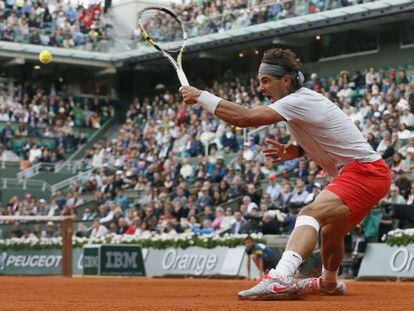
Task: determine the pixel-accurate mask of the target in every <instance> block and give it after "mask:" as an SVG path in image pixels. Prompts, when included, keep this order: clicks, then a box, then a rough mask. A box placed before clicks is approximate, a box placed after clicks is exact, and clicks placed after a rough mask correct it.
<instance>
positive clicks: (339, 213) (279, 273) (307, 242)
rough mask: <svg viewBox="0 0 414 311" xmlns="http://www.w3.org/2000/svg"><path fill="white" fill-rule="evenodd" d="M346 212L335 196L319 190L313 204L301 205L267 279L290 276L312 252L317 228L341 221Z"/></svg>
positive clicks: (340, 200)
mask: <svg viewBox="0 0 414 311" xmlns="http://www.w3.org/2000/svg"><path fill="white" fill-rule="evenodd" d="M350 213H351V210H350V209H349V207H348V206H347V205H346V204H345V203H344V202H343V201H342V199H341V198H340V197H339V196H337V195H336V194H335V193H333V192H331V191H329V190H323V191H322V192H321V193H320V194H319V195H318V197H317V198H316V200H315V202H313V203H312V204H310V205H308V206H305V207H304V208H303V209H302V210H301V212H300V213H299V216H298V218H297V220H296V225H295V229H294V230H293V232H292V234H291V235H290V237H289V240H288V243H287V246H286V250H285V252H284V253H283V255H282V258H281V260H280V261H279V263H278V265H277V266H276V269H274V270H273V271H272V272H271V276H272V277H284V278H290V277H293V275H294V274H295V273H296V270H297V268H298V267H299V266H300V264H301V263H302V261H303V259H305V258H306V257H308V256H309V255H310V254H311V253H312V251H313V250H314V249H315V246H316V243H317V241H318V232H319V228H320V226H325V225H327V224H329V223H332V222H335V221H336V220H338V219H343V218H345V217H346V216H348V215H350Z"/></svg>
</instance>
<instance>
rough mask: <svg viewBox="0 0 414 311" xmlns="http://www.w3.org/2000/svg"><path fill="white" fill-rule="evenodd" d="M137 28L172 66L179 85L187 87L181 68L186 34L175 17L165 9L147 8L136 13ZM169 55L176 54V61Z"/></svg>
mask: <svg viewBox="0 0 414 311" xmlns="http://www.w3.org/2000/svg"><path fill="white" fill-rule="evenodd" d="M138 26H139V28H140V29H141V32H142V35H143V37H144V38H145V39H146V40H147V41H148V42H149V43H150V44H151V45H152V46H153V47H155V48H156V49H157V50H158V51H160V53H161V54H162V55H164V56H165V57H166V58H168V60H169V61H170V62H171V64H172V65H173V66H174V68H175V70H176V71H177V75H178V79H180V82H181V85H182V86H186V85H189V83H188V80H187V77H186V76H185V73H184V71H183V67H182V56H183V51H184V47H185V41H186V40H187V33H186V32H185V29H184V25H183V23H182V22H181V21H180V20H179V19H178V17H177V15H175V14H174V13H173V12H171V11H170V10H167V9H166V8H162V7H157V6H151V7H147V8H145V9H143V10H142V11H141V12H139V13H138ZM171 53H178V55H177V60H175V59H174V58H173V56H172V55H171Z"/></svg>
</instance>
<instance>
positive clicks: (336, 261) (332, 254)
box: [320, 218, 355, 291]
mask: <svg viewBox="0 0 414 311" xmlns="http://www.w3.org/2000/svg"><path fill="white" fill-rule="evenodd" d="M354 227H355V223H354V222H353V221H350V220H349V219H346V218H344V219H340V220H338V221H335V222H333V223H330V224H328V225H326V226H324V227H323V228H322V230H321V235H322V245H321V256H322V264H323V269H322V276H321V282H320V285H321V287H322V288H323V289H326V290H328V291H329V290H334V289H335V287H336V285H337V276H338V271H339V267H340V265H341V263H342V259H343V258H344V254H345V246H344V238H345V235H346V234H347V233H348V232H350V231H351V230H352V229H353V228H354Z"/></svg>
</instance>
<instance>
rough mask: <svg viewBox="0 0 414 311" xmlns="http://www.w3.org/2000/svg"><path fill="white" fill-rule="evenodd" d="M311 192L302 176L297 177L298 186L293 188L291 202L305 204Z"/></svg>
mask: <svg viewBox="0 0 414 311" xmlns="http://www.w3.org/2000/svg"><path fill="white" fill-rule="evenodd" d="M308 195H309V193H308V192H307V191H306V189H305V182H304V181H303V180H302V179H301V178H296V188H295V189H294V190H293V193H292V197H291V198H290V201H289V202H290V203H294V204H297V205H303V204H304V202H305V200H306V198H307V197H308Z"/></svg>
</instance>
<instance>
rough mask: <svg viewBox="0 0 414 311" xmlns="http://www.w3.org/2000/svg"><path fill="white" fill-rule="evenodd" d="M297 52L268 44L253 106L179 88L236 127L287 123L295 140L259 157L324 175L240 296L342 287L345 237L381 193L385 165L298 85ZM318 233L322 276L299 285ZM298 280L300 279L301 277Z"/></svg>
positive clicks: (271, 144) (325, 103) (347, 124)
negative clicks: (258, 102)
mask: <svg viewBox="0 0 414 311" xmlns="http://www.w3.org/2000/svg"><path fill="white" fill-rule="evenodd" d="M300 70H301V64H300V62H299V60H298V58H297V56H296V55H295V54H294V53H293V52H291V51H290V50H283V49H271V50H268V51H266V52H265V53H264V56H263V59H262V63H261V65H260V67H259V72H258V79H259V80H260V86H259V89H258V90H259V91H260V92H261V93H263V95H264V96H265V97H267V98H268V99H269V100H270V102H271V104H270V105H263V106H257V107H254V108H252V109H249V108H246V107H243V106H240V105H237V104H234V103H231V102H229V101H227V100H224V99H222V98H219V97H217V96H215V95H213V94H211V93H209V92H206V91H201V90H198V89H196V88H194V87H191V86H184V87H182V88H181V89H180V91H181V94H182V96H183V98H184V101H185V103H186V104H188V105H191V104H196V103H199V104H201V106H203V107H204V108H205V109H206V110H208V111H209V112H211V113H212V114H214V115H216V116H217V117H218V118H220V119H222V120H224V121H225V122H227V123H230V124H232V125H234V126H237V127H258V126H262V125H268V124H274V123H277V122H281V121H283V122H286V123H287V128H288V130H289V132H290V134H291V135H292V137H293V138H294V141H295V142H296V144H291V145H283V144H279V143H278V142H276V141H272V140H266V143H267V144H268V148H267V149H265V150H264V151H263V153H264V154H265V156H267V157H270V158H273V159H274V160H275V162H283V161H288V160H292V159H294V158H297V157H302V156H304V155H306V156H307V157H309V158H311V159H312V160H314V161H315V162H316V163H318V164H319V165H320V166H322V167H323V169H324V170H325V171H326V172H327V173H328V174H329V176H330V177H331V183H330V184H329V185H328V186H327V187H326V188H325V189H324V190H323V191H321V193H320V194H319V195H318V197H317V198H316V199H315V201H314V202H313V203H311V204H309V205H307V206H305V207H304V208H302V209H301V211H300V213H299V215H298V217H297V220H296V224H295V228H294V230H293V232H292V234H291V236H290V238H289V241H288V243H287V246H286V250H285V252H284V253H283V255H282V258H281V259H280V261H279V263H278V264H277V266H276V267H275V268H274V269H272V270H271V271H270V272H269V273H268V275H267V276H266V278H264V279H263V280H262V281H261V282H260V283H259V284H257V285H256V286H254V287H252V288H250V289H248V290H245V291H241V292H240V293H239V298H241V299H269V298H271V299H280V298H281V297H282V296H290V295H297V293H298V292H305V293H306V291H308V292H312V293H314V292H326V293H339V294H343V293H344V291H345V287H344V283H341V282H338V281H337V274H338V269H339V266H340V264H341V261H342V258H343V255H344V237H345V235H346V234H347V232H349V231H351V230H352V229H353V228H354V227H355V226H356V225H357V224H358V223H359V222H360V221H361V220H362V219H363V218H364V217H365V216H366V215H367V214H368V213H369V211H370V210H371V209H372V208H373V206H374V205H375V204H376V203H377V202H378V201H379V200H381V199H382V198H383V197H384V196H385V195H386V193H387V191H388V189H389V187H390V184H391V175H390V171H389V169H388V167H387V165H386V164H385V162H384V160H382V158H381V156H380V155H379V154H378V153H376V152H375V151H374V150H373V149H372V148H371V146H370V145H369V144H368V143H367V141H366V140H365V139H364V137H363V136H362V134H361V133H360V131H359V130H358V128H357V127H356V126H355V125H354V124H353V122H352V121H351V119H350V118H348V117H347V116H346V115H345V113H344V112H342V111H341V109H339V108H338V107H337V106H336V105H335V104H333V103H332V102H331V101H330V100H329V99H328V98H326V97H324V96H323V95H321V94H319V93H317V92H314V91H311V90H309V89H307V88H305V87H303V80H304V78H303V74H302V73H301V71H300ZM319 230H321V235H322V246H321V256H322V262H323V269H322V275H321V277H320V278H319V279H308V280H307V282H305V284H303V283H302V284H298V283H297V282H296V281H295V279H294V275H295V273H296V271H297V269H298V267H299V265H300V264H301V263H302V261H303V260H304V259H305V258H306V257H307V256H309V255H310V254H311V252H312V251H313V250H314V248H315V246H316V244H317V238H318V233H319ZM302 282H303V281H302Z"/></svg>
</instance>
